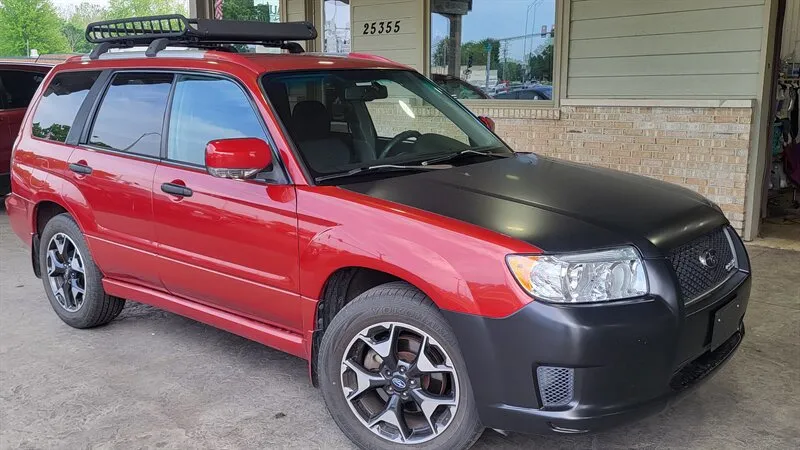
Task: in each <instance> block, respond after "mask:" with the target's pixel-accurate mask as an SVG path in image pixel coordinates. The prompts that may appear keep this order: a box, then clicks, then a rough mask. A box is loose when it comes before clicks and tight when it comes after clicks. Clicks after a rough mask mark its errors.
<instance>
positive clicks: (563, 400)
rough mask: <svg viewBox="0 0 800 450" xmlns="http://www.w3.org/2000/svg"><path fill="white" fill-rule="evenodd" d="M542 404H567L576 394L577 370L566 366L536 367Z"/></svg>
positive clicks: (549, 405)
mask: <svg viewBox="0 0 800 450" xmlns="http://www.w3.org/2000/svg"><path fill="white" fill-rule="evenodd" d="M536 377H537V378H538V380H539V395H540V396H541V398H542V406H547V407H556V406H566V405H568V404H569V403H570V402H571V401H572V398H573V397H574V395H575V370H574V369H570V368H566V367H548V366H540V367H537V368H536Z"/></svg>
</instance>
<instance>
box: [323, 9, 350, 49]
mask: <svg viewBox="0 0 800 450" xmlns="http://www.w3.org/2000/svg"><path fill="white" fill-rule="evenodd" d="M323 15H324V18H323V29H322V39H323V44H322V45H323V51H325V52H326V53H349V52H350V48H351V45H350V1H349V0H325V8H324V11H323Z"/></svg>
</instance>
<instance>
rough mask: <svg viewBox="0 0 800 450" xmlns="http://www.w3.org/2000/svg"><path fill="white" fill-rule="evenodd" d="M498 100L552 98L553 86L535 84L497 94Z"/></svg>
mask: <svg viewBox="0 0 800 450" xmlns="http://www.w3.org/2000/svg"><path fill="white" fill-rule="evenodd" d="M493 98H495V99H497V100H551V99H552V98H553V86H534V87H526V88H522V89H515V90H512V91H508V92H502V93H499V94H495V95H494V96H493Z"/></svg>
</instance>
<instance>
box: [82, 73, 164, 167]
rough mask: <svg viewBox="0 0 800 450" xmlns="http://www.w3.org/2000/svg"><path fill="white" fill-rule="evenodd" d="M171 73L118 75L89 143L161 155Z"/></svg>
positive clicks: (139, 153) (147, 154)
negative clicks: (162, 130) (162, 131)
mask: <svg viewBox="0 0 800 450" xmlns="http://www.w3.org/2000/svg"><path fill="white" fill-rule="evenodd" d="M173 77H174V76H173V75H172V74H168V73H119V74H116V75H114V79H113V80H111V85H110V86H109V87H108V90H107V91H106V94H105V96H104V97H103V102H102V103H101V104H100V108H99V109H98V111H97V116H96V118H95V121H94V125H93V126H92V132H91V133H90V136H89V144H91V145H94V146H96V147H100V148H107V149H111V150H117V151H121V152H129V153H136V154H138V155H145V156H153V157H157V156H159V155H160V154H161V128H162V126H163V123H164V112H165V110H166V108H167V99H168V98H169V91H170V88H171V86H172V79H173Z"/></svg>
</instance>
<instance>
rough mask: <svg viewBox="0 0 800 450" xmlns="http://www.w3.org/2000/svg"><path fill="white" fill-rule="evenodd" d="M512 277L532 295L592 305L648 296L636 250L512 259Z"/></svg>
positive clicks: (640, 260)
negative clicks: (592, 303)
mask: <svg viewBox="0 0 800 450" xmlns="http://www.w3.org/2000/svg"><path fill="white" fill-rule="evenodd" d="M506 261H507V262H508V267H509V269H511V273H512V274H514V277H515V278H516V279H517V281H518V282H519V284H521V285H522V287H523V288H525V290H527V291H528V292H529V293H530V294H531V295H533V296H534V297H536V298H539V299H542V300H546V301H550V302H558V303H589V302H603V301H608V300H620V299H625V298H631V297H638V296H641V295H645V294H647V292H648V286H647V274H646V273H645V270H644V266H643V265H642V259H641V258H640V257H639V254H638V252H637V251H636V250H635V249H634V248H633V247H620V248H615V249H611V250H602V251H597V252H586V253H568V254H562V255H538V256H529V255H509V256H508V257H506Z"/></svg>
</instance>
